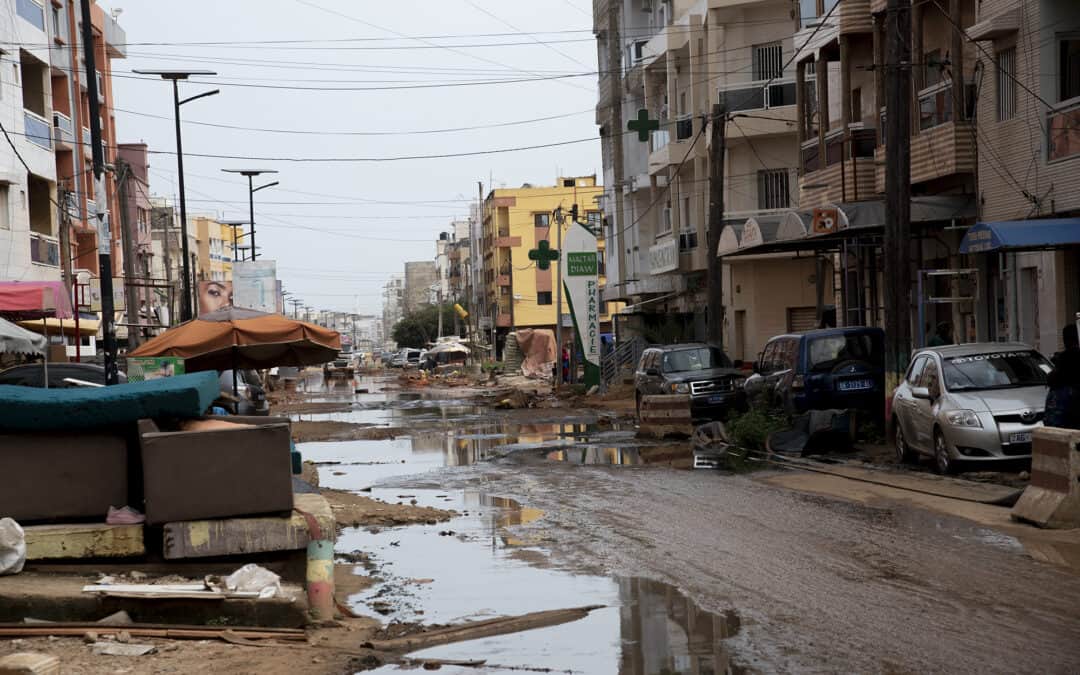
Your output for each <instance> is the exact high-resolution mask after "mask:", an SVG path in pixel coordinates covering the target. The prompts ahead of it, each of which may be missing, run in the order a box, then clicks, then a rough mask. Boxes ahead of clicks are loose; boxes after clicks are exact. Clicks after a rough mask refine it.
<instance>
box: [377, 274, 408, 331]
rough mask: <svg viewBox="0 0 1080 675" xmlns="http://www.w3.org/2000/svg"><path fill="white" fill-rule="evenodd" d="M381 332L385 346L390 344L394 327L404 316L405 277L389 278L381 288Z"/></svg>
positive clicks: (395, 276)
mask: <svg viewBox="0 0 1080 675" xmlns="http://www.w3.org/2000/svg"><path fill="white" fill-rule="evenodd" d="M382 310H383V314H382V330H383V337H384V340H386V342H387V344H389V343H390V341H391V339H392V336H393V333H394V326H396V325H397V322H398V321H401V319H402V317H403V316H405V277H404V276H402V275H394V276H391V277H390V279H389V280H387V282H386V284H385V285H384V286H383V302H382Z"/></svg>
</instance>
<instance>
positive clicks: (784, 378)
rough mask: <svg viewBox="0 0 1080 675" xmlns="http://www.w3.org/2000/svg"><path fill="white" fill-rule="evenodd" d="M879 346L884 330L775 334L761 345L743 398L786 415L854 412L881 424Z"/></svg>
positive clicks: (882, 377)
mask: <svg viewBox="0 0 1080 675" xmlns="http://www.w3.org/2000/svg"><path fill="white" fill-rule="evenodd" d="M884 344H885V332H884V331H882V330H881V329H880V328H867V327H865V326H850V327H846V328H826V329H823V330H813V331H808V332H806V333H795V334H789V335H778V336H776V337H774V338H772V339H770V340H769V341H768V342H767V343H765V349H764V350H762V352H761V355H760V356H759V357H758V360H757V363H755V364H754V374H753V375H751V376H750V377H749V378H747V380H746V396H747V397H748V398H749V399H750V401H751V402H752V403H753V402H756V401H764V402H765V403H766V404H768V405H769V406H771V407H776V408H781V409H783V410H784V411H785V412H787V413H789V414H798V413H803V412H806V411H807V410H829V409H832V408H842V409H850V408H854V409H857V410H862V411H866V412H867V413H869V414H870V415H871V417H872V419H873V420H875V421H880V422H883V421H884V412H883V410H884V402H885V347H884Z"/></svg>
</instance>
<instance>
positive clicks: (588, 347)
mask: <svg viewBox="0 0 1080 675" xmlns="http://www.w3.org/2000/svg"><path fill="white" fill-rule="evenodd" d="M597 252H598V248H597V245H596V235H595V234H593V233H592V232H590V231H589V229H588V228H587V227H585V226H584V225H582V224H581V223H572V224H571V225H570V228H569V229H568V230H567V232H566V235H565V236H564V237H563V250H562V265H560V267H561V268H562V270H565V273H562V270H560V273H562V283H563V287H564V288H565V289H566V300H567V302H568V304H569V305H570V316H571V317H572V319H573V323H574V333H575V334H576V336H577V340H576V342H577V348H578V351H579V352H580V353H581V354H582V355H583V356H584V360H585V386H586V387H592V386H593V385H599V384H600V279H599V276H598V272H599V265H598V264H597V262H598V258H597Z"/></svg>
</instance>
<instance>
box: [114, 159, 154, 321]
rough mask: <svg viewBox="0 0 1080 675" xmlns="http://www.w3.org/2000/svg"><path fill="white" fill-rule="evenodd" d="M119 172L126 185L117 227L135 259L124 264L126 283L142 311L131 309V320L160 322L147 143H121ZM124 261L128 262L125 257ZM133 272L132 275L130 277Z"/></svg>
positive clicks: (120, 193) (120, 195)
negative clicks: (152, 274) (153, 270)
mask: <svg viewBox="0 0 1080 675" xmlns="http://www.w3.org/2000/svg"><path fill="white" fill-rule="evenodd" d="M116 155H117V162H116V166H117V172H118V174H119V176H120V177H121V180H123V181H124V184H123V185H121V186H119V187H118V188H117V198H118V200H119V201H118V203H119V206H120V209H121V210H120V215H119V217H118V218H117V222H116V224H115V226H114V232H116V233H117V235H118V236H123V237H127V243H126V244H123V240H121V243H122V244H123V247H124V250H125V252H129V253H130V254H131V260H130V261H128V264H127V265H125V266H124V276H125V279H124V282H125V285H126V286H127V287H128V288H127V289H126V296H127V298H128V301H127V305H129V306H130V305H131V302H132V300H134V302H135V303H136V304H135V307H136V308H138V310H139V311H138V312H135V311H130V312H128V315H129V317H130V319H131V322H132V323H134V322H136V321H137V322H140V323H150V324H156V323H159V322H158V321H157V320H156V317H155V316H154V315H153V311H152V308H153V304H154V295H153V289H152V288H151V287H150V286H148V285H147V284H150V283H152V282H151V281H150V267H151V261H152V259H153V238H152V235H151V233H150V212H151V208H152V207H151V205H150V176H149V171H150V159H149V154H148V148H147V146H146V144H145V143H121V144H119V145H118V146H117V149H116ZM121 262H124V261H123V260H122V261H121ZM129 271H130V273H131V275H132V278H130V279H129V278H127V273H128V272H129Z"/></svg>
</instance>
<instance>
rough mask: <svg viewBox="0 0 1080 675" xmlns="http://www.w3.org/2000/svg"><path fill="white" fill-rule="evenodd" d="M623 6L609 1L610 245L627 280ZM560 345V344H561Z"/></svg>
mask: <svg viewBox="0 0 1080 675" xmlns="http://www.w3.org/2000/svg"><path fill="white" fill-rule="evenodd" d="M621 9H622V3H621V2H610V3H608V29H607V48H608V64H607V66H608V67H607V70H608V75H607V76H608V77H610V78H611V103H610V107H611V110H610V113H611V114H610V119H611V122H610V124H611V127H610V128H609V130H608V134H609V137H610V138H611V157H612V170H613V171H614V173H615V180H614V185H612V186H611V189H612V198H613V199H614V201H615V224H614V225H613V226H612V228H611V233H612V235H614V236H612V237H611V241H610V242H608V246H618V247H619V248H618V251H619V257H618V260H619V273H620V275H621V276H622V278H623V279H624V280H625V279H626V278H627V276H626V275H627V262H626V246H625V245H624V244H623V239H624V238H625V237H626V236H627V225H626V223H625V222H624V221H623V193H622V189H623V179H624V171H625V167H624V165H623V133H624V132H625V130H626V127H625V126H623V115H622V90H623V89H622V37H621V31H620V30H619V12H620V10H621ZM560 348H561V345H560Z"/></svg>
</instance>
